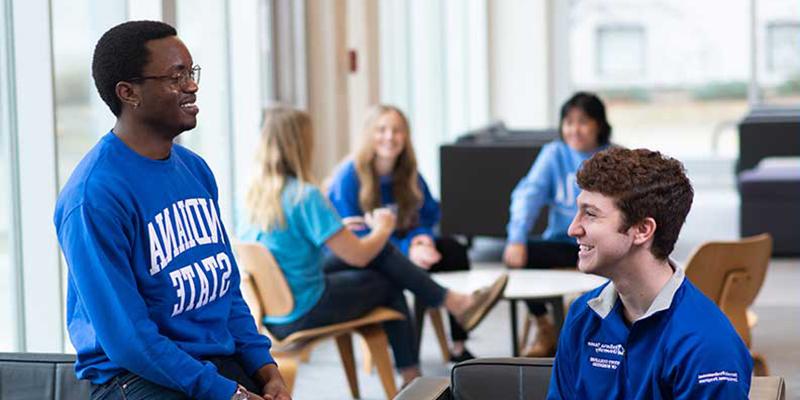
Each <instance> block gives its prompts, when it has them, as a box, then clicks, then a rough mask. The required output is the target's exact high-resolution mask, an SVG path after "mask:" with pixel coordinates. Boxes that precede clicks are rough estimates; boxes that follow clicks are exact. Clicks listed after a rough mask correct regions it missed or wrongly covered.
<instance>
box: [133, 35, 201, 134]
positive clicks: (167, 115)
mask: <svg viewBox="0 0 800 400" xmlns="http://www.w3.org/2000/svg"><path fill="white" fill-rule="evenodd" d="M146 47H147V50H148V52H149V62H148V63H147V64H146V65H145V66H144V68H143V69H142V76H145V77H147V76H152V77H174V78H164V79H147V80H142V81H140V82H139V83H138V85H139V88H140V95H141V104H140V106H139V107H138V110H136V113H137V114H139V115H140V116H141V119H142V121H143V122H145V123H147V124H148V125H151V126H154V127H157V128H159V129H160V130H162V131H164V132H165V133H168V134H171V135H175V136H177V135H178V134H180V133H181V132H183V131H187V130H190V129H193V128H194V127H195V126H196V125H197V113H198V112H199V109H198V107H197V105H196V104H195V101H196V98H197V96H196V93H197V90H198V89H199V88H198V85H197V83H196V82H195V81H193V80H191V79H188V80H183V81H182V80H181V79H179V78H178V77H180V76H181V74H187V73H188V72H189V70H191V68H192V66H193V64H192V56H191V54H189V50H188V49H187V48H186V45H184V44H183V42H181V40H180V39H178V38H177V37H176V36H169V37H165V38H162V39H156V40H151V41H149V42H147V44H146Z"/></svg>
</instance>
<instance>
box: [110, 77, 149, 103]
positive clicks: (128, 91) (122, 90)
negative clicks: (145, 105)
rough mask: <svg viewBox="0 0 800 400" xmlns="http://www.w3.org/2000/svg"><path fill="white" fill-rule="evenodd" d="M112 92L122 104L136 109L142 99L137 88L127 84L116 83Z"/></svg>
mask: <svg viewBox="0 0 800 400" xmlns="http://www.w3.org/2000/svg"><path fill="white" fill-rule="evenodd" d="M114 90H115V92H116V94H117V98H118V99H119V101H120V102H122V104H127V105H129V106H130V107H132V108H137V107H139V105H140V104H141V102H142V97H141V96H140V95H139V88H138V87H135V86H134V85H132V84H131V83H129V82H122V81H120V82H117V86H116V87H114Z"/></svg>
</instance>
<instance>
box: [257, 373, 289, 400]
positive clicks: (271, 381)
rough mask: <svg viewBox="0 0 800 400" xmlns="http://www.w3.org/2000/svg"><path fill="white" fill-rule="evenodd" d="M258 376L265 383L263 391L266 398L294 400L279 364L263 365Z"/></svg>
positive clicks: (270, 399) (269, 399)
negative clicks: (279, 369)
mask: <svg viewBox="0 0 800 400" xmlns="http://www.w3.org/2000/svg"><path fill="white" fill-rule="evenodd" d="M258 378H259V379H260V381H261V382H262V383H263V384H264V387H263V388H262V389H261V392H262V396H263V398H264V399H265V400H292V396H291V395H290V394H289V389H287V388H286V383H285V382H283V377H282V376H281V373H280V371H278V366H277V365H275V364H267V365H265V366H263V367H261V369H259V370H258Z"/></svg>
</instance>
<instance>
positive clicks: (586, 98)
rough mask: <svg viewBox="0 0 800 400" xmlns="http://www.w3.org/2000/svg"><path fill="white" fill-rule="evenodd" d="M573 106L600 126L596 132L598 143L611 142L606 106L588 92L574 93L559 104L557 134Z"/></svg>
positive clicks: (601, 144)
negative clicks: (561, 104)
mask: <svg viewBox="0 0 800 400" xmlns="http://www.w3.org/2000/svg"><path fill="white" fill-rule="evenodd" d="M573 108H577V109H580V110H581V111H583V112H584V113H586V115H588V116H589V118H591V119H593V120H595V121H596V122H597V125H598V126H599V127H600V131H599V132H598V133H597V144H598V145H600V146H604V145H607V144H608V143H609V142H611V125H610V124H609V123H608V119H607V118H606V106H605V105H604V104H603V102H602V101H601V100H600V98H599V97H597V95H596V94H594V93H589V92H578V93H575V94H574V95H572V97H570V98H569V100H567V101H566V102H565V103H564V105H563V106H561V119H560V120H559V122H558V133H559V135H561V127H562V125H563V124H564V118H566V117H567V114H569V112H570V110H572V109H573ZM562 137H563V135H562Z"/></svg>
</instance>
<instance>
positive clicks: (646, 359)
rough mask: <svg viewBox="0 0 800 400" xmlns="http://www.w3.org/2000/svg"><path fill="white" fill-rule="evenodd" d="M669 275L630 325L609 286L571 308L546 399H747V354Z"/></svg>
mask: <svg viewBox="0 0 800 400" xmlns="http://www.w3.org/2000/svg"><path fill="white" fill-rule="evenodd" d="M673 269H674V270H675V272H674V274H673V275H672V278H670V280H669V281H668V282H667V284H666V285H665V286H664V288H662V290H661V291H660V292H659V294H658V295H657V296H656V298H655V300H654V301H653V304H651V306H650V308H649V309H648V310H647V312H646V313H645V314H644V315H642V316H641V317H640V318H639V319H637V320H636V321H634V322H633V324H628V322H627V321H626V320H625V317H624V315H623V309H622V303H621V301H619V294H618V292H617V291H616V288H615V287H614V284H613V283H612V282H608V283H606V284H604V285H603V286H601V287H599V288H597V289H595V290H593V291H591V292H589V293H587V294H585V295H583V296H581V297H580V298H579V299H578V300H576V301H575V303H574V304H573V306H572V307H571V309H570V311H569V316H568V317H567V321H566V322H565V323H564V329H563V330H562V332H561V336H560V338H559V343H558V352H557V354H556V359H555V364H554V367H553V375H552V377H551V381H550V388H549V393H548V395H547V398H548V399H604V400H607V399H623V398H624V399H746V398H747V396H748V392H749V390H750V376H751V374H752V369H753V361H752V358H751V356H750V352H749V351H748V349H747V347H746V346H745V344H744V342H742V340H741V338H740V337H739V335H738V334H737V333H736V331H735V330H734V329H733V326H731V324H730V322H729V321H728V318H727V317H725V315H724V314H723V313H722V312H721V311H720V310H719V308H717V306H716V305H715V304H714V303H713V302H711V300H709V299H708V298H707V297H705V296H704V295H703V294H702V293H701V292H700V291H699V290H698V289H697V288H696V287H695V286H694V285H692V283H691V282H689V280H687V279H685V275H684V272H683V270H682V269H681V268H679V267H673Z"/></svg>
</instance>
